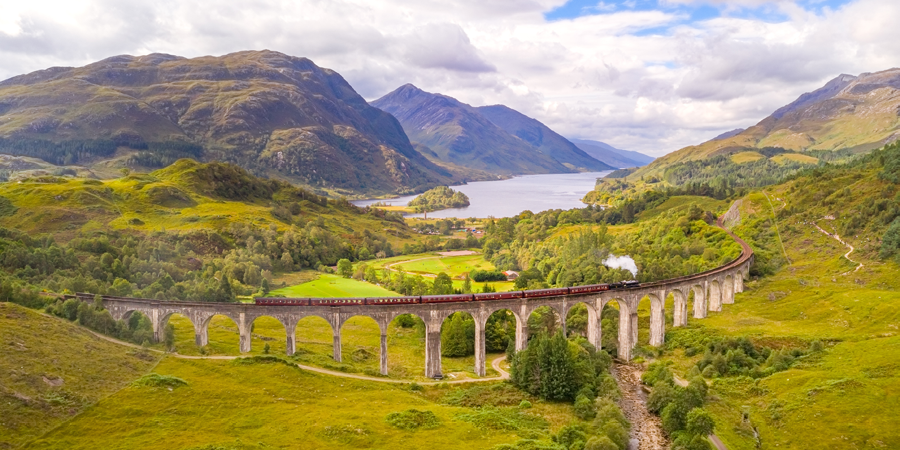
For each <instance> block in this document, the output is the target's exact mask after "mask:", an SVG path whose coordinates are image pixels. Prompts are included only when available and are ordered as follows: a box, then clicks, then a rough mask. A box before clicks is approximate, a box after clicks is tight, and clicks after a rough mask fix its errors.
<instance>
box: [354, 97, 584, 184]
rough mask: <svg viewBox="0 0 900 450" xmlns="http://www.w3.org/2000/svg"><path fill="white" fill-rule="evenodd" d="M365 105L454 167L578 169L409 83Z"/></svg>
mask: <svg viewBox="0 0 900 450" xmlns="http://www.w3.org/2000/svg"><path fill="white" fill-rule="evenodd" d="M371 104H372V106H375V107H376V108H379V109H381V110H383V111H386V112H388V113H390V114H393V115H394V117H396V118H397V120H399V121H400V124H402V125H403V129H404V130H405V131H406V134H407V135H408V136H409V138H410V140H412V141H414V142H417V143H421V144H423V145H425V146H427V147H428V148H429V149H430V150H431V152H433V154H434V155H436V157H437V158H439V159H440V160H441V161H445V162H448V163H451V164H454V165H456V166H460V167H465V168H469V169H476V170H481V171H487V172H491V173H494V174H500V175H515V174H529V173H567V172H575V171H576V170H578V169H579V167H576V166H574V165H572V166H571V167H570V166H567V165H564V164H563V163H562V162H560V161H557V160H555V159H553V157H552V156H551V155H548V154H545V153H542V152H541V151H540V150H539V149H538V148H536V147H534V146H533V145H531V144H530V143H528V142H526V141H524V140H522V139H520V138H518V137H516V136H514V135H512V134H510V133H508V132H506V131H505V130H503V129H502V128H501V127H499V126H497V125H496V124H494V122H492V121H491V120H490V119H488V118H487V117H486V116H485V115H484V114H482V113H481V112H479V110H478V109H476V108H473V107H472V106H469V105H467V104H465V103H462V102H460V101H458V100H456V99H454V98H452V97H448V96H446V95H441V94H432V93H428V92H425V91H423V90H421V89H419V88H417V87H415V86H413V85H411V84H407V85H404V86H401V87H399V88H398V89H397V90H395V91H393V92H391V93H389V94H387V95H385V96H384V97H381V98H379V99H378V100H375V101H373V102H371ZM584 169H585V170H590V169H587V168H584Z"/></svg>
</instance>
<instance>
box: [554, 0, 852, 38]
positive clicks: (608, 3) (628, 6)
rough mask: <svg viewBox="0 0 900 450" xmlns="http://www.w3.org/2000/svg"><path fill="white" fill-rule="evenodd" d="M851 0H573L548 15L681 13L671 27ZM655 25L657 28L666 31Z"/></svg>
mask: <svg viewBox="0 0 900 450" xmlns="http://www.w3.org/2000/svg"><path fill="white" fill-rule="evenodd" d="M850 1H851V0H800V1H796V2H775V1H772V2H766V1H764V0H747V1H732V2H725V1H722V0H720V1H704V0H693V1H691V0H689V1H684V0H682V1H672V0H669V1H665V0H663V1H659V0H601V1H598V0H569V1H568V2H566V3H565V4H564V5H563V6H560V7H558V8H555V9H553V10H551V11H548V12H546V13H545V14H544V18H545V19H546V20H548V21H556V20H565V19H575V18H578V17H584V16H594V15H603V14H613V13H619V12H624V11H662V12H666V13H670V14H675V15H677V16H678V19H677V20H674V21H673V22H672V24H671V25H670V26H674V25H684V24H694V23H696V22H701V21H704V20H709V19H714V18H717V17H733V18H741V19H749V20H762V21H766V22H783V21H787V20H789V19H790V18H789V17H788V16H787V15H786V14H785V13H784V11H783V10H782V9H781V8H780V7H779V3H781V4H784V3H793V4H795V5H798V6H800V7H802V8H803V9H804V10H806V11H810V12H815V13H817V14H822V13H824V12H825V11H826V10H831V11H834V10H836V9H838V8H840V7H841V6H843V5H845V4H847V3H849V2H850ZM664 30H665V28H662V29H660V28H655V29H654V31H660V32H662V31H664Z"/></svg>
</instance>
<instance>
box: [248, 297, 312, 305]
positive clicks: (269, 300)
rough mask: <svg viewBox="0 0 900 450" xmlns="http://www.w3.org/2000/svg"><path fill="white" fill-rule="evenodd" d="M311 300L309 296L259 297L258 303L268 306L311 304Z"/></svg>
mask: <svg viewBox="0 0 900 450" xmlns="http://www.w3.org/2000/svg"><path fill="white" fill-rule="evenodd" d="M309 300H310V299H308V298H289V297H259V298H257V299H256V304H257V305H266V306H298V305H299V306H309Z"/></svg>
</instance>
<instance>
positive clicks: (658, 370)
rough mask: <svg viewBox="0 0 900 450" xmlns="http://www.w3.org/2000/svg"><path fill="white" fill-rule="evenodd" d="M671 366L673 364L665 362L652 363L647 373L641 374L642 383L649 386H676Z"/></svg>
mask: <svg viewBox="0 0 900 450" xmlns="http://www.w3.org/2000/svg"><path fill="white" fill-rule="evenodd" d="M669 364H671V363H668V362H663V361H656V362H653V363H650V366H649V367H647V371H646V372H644V373H643V374H641V382H643V383H644V384H646V385H647V386H656V384H657V383H659V382H664V383H667V384H670V385H672V384H675V378H674V376H673V375H672V371H671V370H669V367H668V365H669Z"/></svg>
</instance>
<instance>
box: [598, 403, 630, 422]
mask: <svg viewBox="0 0 900 450" xmlns="http://www.w3.org/2000/svg"><path fill="white" fill-rule="evenodd" d="M595 410H596V418H595V419H594V428H598V429H599V428H601V427H602V426H603V425H604V424H606V423H607V422H609V421H610V420H614V421H616V422H619V424H620V425H622V427H624V428H629V427H630V426H631V424H629V423H628V419H626V418H625V414H622V410H621V409H620V408H619V405H617V404H616V403H615V402H614V401H612V400H610V399H608V398H599V399H597V401H596V408H595Z"/></svg>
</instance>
